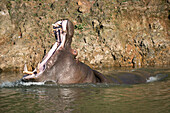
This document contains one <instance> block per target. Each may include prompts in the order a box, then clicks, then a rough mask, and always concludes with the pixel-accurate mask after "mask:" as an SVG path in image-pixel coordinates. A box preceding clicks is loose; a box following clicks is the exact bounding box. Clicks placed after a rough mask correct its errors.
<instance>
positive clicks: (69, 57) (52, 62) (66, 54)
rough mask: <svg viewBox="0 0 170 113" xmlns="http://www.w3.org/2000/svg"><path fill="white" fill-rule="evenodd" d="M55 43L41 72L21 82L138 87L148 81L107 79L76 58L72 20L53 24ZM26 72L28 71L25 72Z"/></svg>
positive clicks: (122, 77)
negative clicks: (133, 85)
mask: <svg viewBox="0 0 170 113" xmlns="http://www.w3.org/2000/svg"><path fill="white" fill-rule="evenodd" d="M53 26H54V30H55V36H56V39H57V40H58V42H56V43H55V45H54V46H53V48H52V49H51V50H50V52H49V53H48V54H47V55H46V56H45V58H44V59H43V61H42V62H41V63H40V65H39V66H38V67H37V69H38V70H39V71H36V73H31V74H27V75H25V76H24V77H23V78H22V81H25V82H26V81H34V82H45V81H53V82H56V83H58V84H75V83H116V84H122V83H123V84H136V83H144V82H146V78H148V77H149V75H147V76H144V77H142V76H141V74H139V73H136V74H135V73H127V72H126V73H117V74H115V75H113V76H104V75H102V74H101V73H99V72H98V71H96V70H93V69H91V68H90V67H89V66H87V65H86V64H84V63H82V62H80V61H78V60H77V59H76V55H77V51H76V50H74V49H71V42H72V37H73V34H74V26H73V24H72V22H71V21H69V20H59V21H57V22H56V23H55V24H53ZM26 73H27V72H26Z"/></svg>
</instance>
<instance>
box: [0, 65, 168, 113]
mask: <svg viewBox="0 0 170 113" xmlns="http://www.w3.org/2000/svg"><path fill="white" fill-rule="evenodd" d="M120 70H125V71H131V70H132V69H117V70H116V71H120ZM139 70H143V71H147V72H150V73H154V72H156V71H159V72H160V73H164V74H167V75H168V77H167V78H165V79H164V80H162V81H157V82H151V83H146V84H137V85H115V84H76V85H55V84H43V83H27V84H26V83H21V82H14V81H16V80H19V79H20V78H21V75H20V74H19V73H1V74H0V112H1V113H5V112H6V113H13V112H16V113H27V112H28V113H35V112H36V113H37V112H41V113H169V112H170V67H164V68H162V67H161V68H160V67H159V68H156V67H154V68H140V69H139ZM104 72H105V73H107V74H108V73H110V74H111V73H114V72H115V69H114V72H113V71H112V70H110V69H105V70H104ZM18 75H20V76H18ZM7 81H8V82H7Z"/></svg>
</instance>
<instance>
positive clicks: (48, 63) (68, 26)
mask: <svg viewBox="0 0 170 113" xmlns="http://www.w3.org/2000/svg"><path fill="white" fill-rule="evenodd" d="M52 25H53V31H54V34H55V38H56V43H55V44H54V45H53V47H52V48H51V49H50V51H49V52H48V53H47V54H46V56H45V57H44V58H43V60H42V62H41V63H39V64H38V66H37V68H36V70H34V71H33V72H32V74H27V75H25V76H23V78H22V81H39V79H42V78H41V75H43V73H44V72H45V71H46V69H47V68H49V67H52V65H54V63H55V61H56V60H57V54H58V53H59V51H61V50H63V49H64V50H69V51H72V49H71V42H72V36H73V34H74V27H73V24H72V23H71V22H70V21H69V20H59V21H57V22H56V23H55V24H52ZM73 55H74V54H73ZM24 71H25V69H24Z"/></svg>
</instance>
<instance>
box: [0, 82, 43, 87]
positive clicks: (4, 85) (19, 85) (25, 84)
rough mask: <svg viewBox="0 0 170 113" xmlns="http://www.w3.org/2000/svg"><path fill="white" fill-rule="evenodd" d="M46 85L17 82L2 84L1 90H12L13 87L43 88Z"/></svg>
mask: <svg viewBox="0 0 170 113" xmlns="http://www.w3.org/2000/svg"><path fill="white" fill-rule="evenodd" d="M42 85H44V82H22V81H16V82H9V81H6V82H3V83H1V84H0V88H12V87H23V86H42Z"/></svg>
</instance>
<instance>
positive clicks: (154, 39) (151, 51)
mask: <svg viewBox="0 0 170 113" xmlns="http://www.w3.org/2000/svg"><path fill="white" fill-rule="evenodd" d="M169 4H170V3H169V1H168V0H140V1H139V0H119V1H118V0H112V1H110V0H74V1H71V0H48V1H43V0H32V1H30V0H8V1H7V0H1V1H0V48H1V51H0V69H1V70H22V69H23V66H24V64H25V63H27V65H28V66H29V70H32V69H34V68H35V67H36V66H37V64H38V62H40V61H41V60H42V58H43V56H44V55H45V54H46V53H47V52H48V51H49V49H50V48H51V46H52V44H54V42H55V38H54V36H53V33H52V25H51V24H53V23H55V22H56V21H57V20H58V19H63V18H68V19H70V20H71V21H72V22H73V23H74V24H75V35H74V39H73V43H72V47H73V48H75V49H77V50H78V53H79V54H78V56H77V57H78V59H79V60H80V61H82V62H84V63H86V64H88V65H90V66H91V67H102V66H104V67H110V66H142V65H165V64H170V37H169V35H170V31H168V30H169V29H170V28H169V26H170V20H169V19H170V15H169V12H168V10H169Z"/></svg>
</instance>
